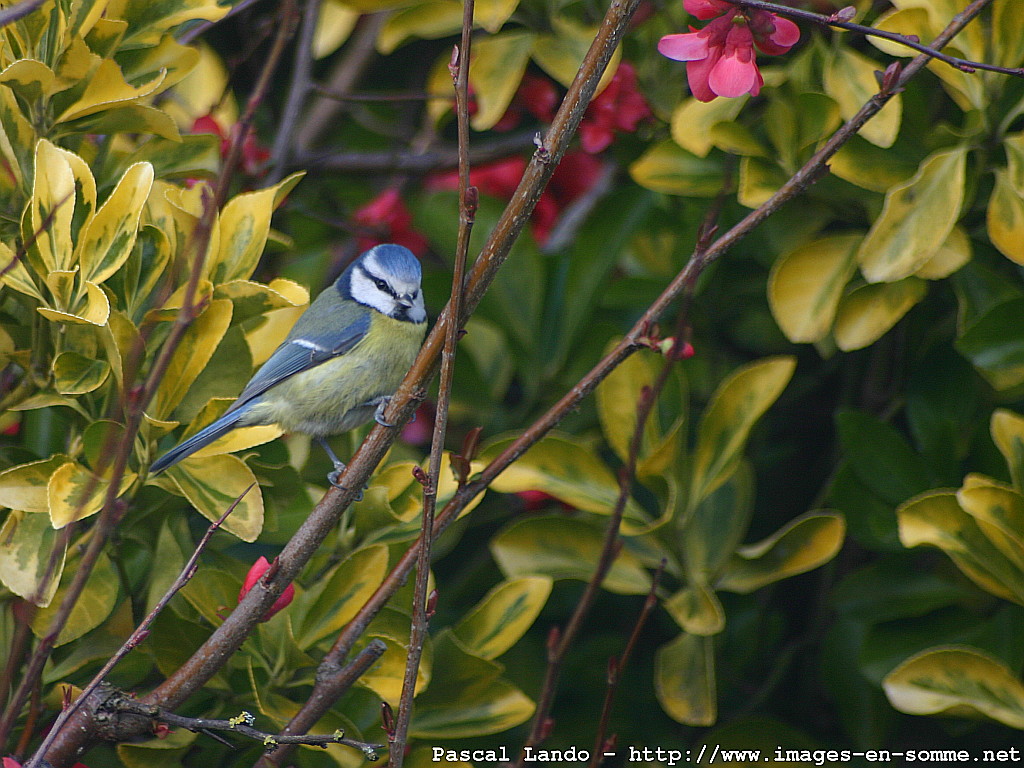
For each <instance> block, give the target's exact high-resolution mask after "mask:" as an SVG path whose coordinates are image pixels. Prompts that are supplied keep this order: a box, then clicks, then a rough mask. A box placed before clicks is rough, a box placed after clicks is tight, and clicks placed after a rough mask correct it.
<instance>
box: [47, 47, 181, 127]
mask: <svg viewBox="0 0 1024 768" xmlns="http://www.w3.org/2000/svg"><path fill="white" fill-rule="evenodd" d="M164 77H166V73H163V72H160V73H157V74H156V75H155V76H154V77H152V78H150V79H149V80H148V81H146V82H144V83H141V84H140V85H138V86H133V85H130V84H129V83H128V81H127V80H125V79H124V75H123V74H122V73H121V68H120V67H119V66H118V65H117V63H116V62H115V61H114V60H113V59H104V60H103V61H101V62H100V65H99V67H97V68H96V71H95V72H94V73H93V76H92V79H90V80H89V84H88V85H87V86H86V88H85V91H84V92H83V93H82V95H81V97H79V99H78V100H77V101H76V102H74V103H73V104H71V105H69V106H68V107H67V108H66V109H65V110H64V111H63V112H61V114H60V116H59V117H58V118H57V120H56V122H58V123H64V122H68V121H70V120H76V119H78V118H81V117H87V116H88V115H93V114H95V113H97V112H101V111H103V110H105V109H109V108H111V107H113V106H118V105H123V104H127V103H130V102H135V101H137V100H139V99H141V98H143V97H144V96H148V95H150V94H152V93H154V92H155V91H156V90H157V89H158V88H159V87H160V85H161V84H162V83H163V80H164Z"/></svg>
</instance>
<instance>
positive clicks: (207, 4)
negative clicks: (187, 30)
mask: <svg viewBox="0 0 1024 768" xmlns="http://www.w3.org/2000/svg"><path fill="white" fill-rule="evenodd" d="M122 8H123V10H122V13H121V18H123V19H124V20H125V21H127V22H128V27H129V32H128V35H127V36H126V37H125V44H126V45H125V47H126V48H128V47H131V48H135V47H143V46H147V45H156V44H157V43H158V42H159V41H160V38H161V37H163V35H164V33H165V32H168V31H170V30H171V29H173V28H174V27H176V26H178V25H179V24H184V23H185V22H186V21H193V20H196V19H202V20H203V21H217V20H218V19H221V18H223V17H224V15H225V14H226V13H227V12H228V11H229V10H231V9H230V8H229V7H227V6H222V5H218V4H217V2H216V0H126V1H125V2H124V4H123V5H122ZM128 43H131V45H128Z"/></svg>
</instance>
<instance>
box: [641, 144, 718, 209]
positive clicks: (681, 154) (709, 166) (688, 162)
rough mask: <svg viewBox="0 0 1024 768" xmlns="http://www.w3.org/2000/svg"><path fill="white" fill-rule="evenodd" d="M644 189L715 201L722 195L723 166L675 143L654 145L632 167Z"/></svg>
mask: <svg viewBox="0 0 1024 768" xmlns="http://www.w3.org/2000/svg"><path fill="white" fill-rule="evenodd" d="M629 175H630V176H631V177H632V179H633V181H635V182H636V183H637V184H639V185H640V186H641V187H646V188H647V189H650V190H653V191H655V192H663V193H665V194H668V195H684V196H686V197H714V196H715V195H717V194H718V193H719V192H721V191H722V166H721V164H720V163H719V162H718V161H717V160H716V159H714V158H710V157H698V156H697V155H695V154H693V153H692V152H690V151H688V150H685V149H683V148H682V147H680V146H679V145H678V144H676V143H675V142H674V141H663V142H661V143H660V144H655V145H654V146H653V147H651V148H650V149H648V150H647V151H646V152H644V154H643V155H641V156H640V157H639V158H638V159H637V160H635V161H634V162H633V164H632V165H630V166H629Z"/></svg>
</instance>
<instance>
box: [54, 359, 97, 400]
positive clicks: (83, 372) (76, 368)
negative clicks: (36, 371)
mask: <svg viewBox="0 0 1024 768" xmlns="http://www.w3.org/2000/svg"><path fill="white" fill-rule="evenodd" d="M109 375H110V366H109V365H107V364H106V363H105V362H103V361H102V360H93V359H91V358H88V357H85V356H84V355H80V354H78V353H77V352H73V351H67V352H61V353H60V354H59V355H57V357H55V358H54V359H53V387H54V389H56V390H57V391H58V392H60V393H61V394H62V395H84V394H85V393H86V392H92V391H93V390H94V389H96V388H97V387H99V386H100V385H101V384H102V383H103V382H104V381H106V380H107V376H109Z"/></svg>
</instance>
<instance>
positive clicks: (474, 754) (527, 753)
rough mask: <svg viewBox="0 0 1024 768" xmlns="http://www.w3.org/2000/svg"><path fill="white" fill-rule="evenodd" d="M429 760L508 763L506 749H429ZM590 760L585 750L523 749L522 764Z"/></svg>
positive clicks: (569, 748)
mask: <svg viewBox="0 0 1024 768" xmlns="http://www.w3.org/2000/svg"><path fill="white" fill-rule="evenodd" d="M430 759H431V760H432V761H433V762H435V763H440V762H445V763H459V762H463V763H464V762H471V761H472V762H475V763H507V762H509V756H508V747H505V746H501V747H496V748H494V749H445V748H444V747H431V750H430ZM589 760H590V752H588V751H587V750H585V749H577V748H576V747H568V748H566V749H537V748H536V747H523V762H526V763H545V764H548V765H550V764H551V763H558V762H561V763H586V762H588V761H589Z"/></svg>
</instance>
